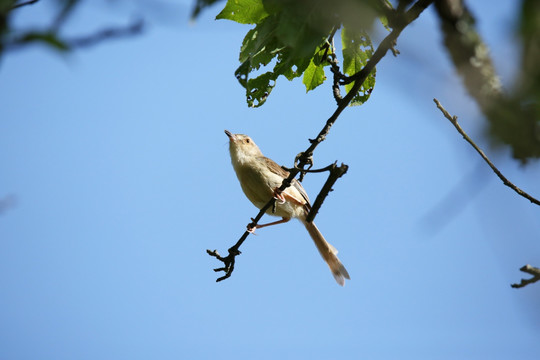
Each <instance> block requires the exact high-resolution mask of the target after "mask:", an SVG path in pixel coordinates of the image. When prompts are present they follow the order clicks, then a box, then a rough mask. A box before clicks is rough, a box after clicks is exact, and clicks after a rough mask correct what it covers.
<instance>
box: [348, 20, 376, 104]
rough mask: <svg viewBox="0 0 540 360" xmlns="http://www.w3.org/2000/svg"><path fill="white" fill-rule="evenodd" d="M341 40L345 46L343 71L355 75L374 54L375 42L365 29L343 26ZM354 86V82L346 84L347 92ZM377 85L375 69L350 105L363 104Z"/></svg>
mask: <svg viewBox="0 0 540 360" xmlns="http://www.w3.org/2000/svg"><path fill="white" fill-rule="evenodd" d="M341 42H342V47H343V50H342V51H343V72H344V73H345V74H346V75H348V76H351V75H354V74H356V73H357V72H359V71H360V70H362V68H363V67H364V66H366V64H367V62H368V61H369V59H370V58H371V56H372V55H373V44H372V43H371V39H370V38H369V36H368V35H367V33H366V32H364V31H350V30H348V28H346V27H343V29H342V30H341ZM353 86H354V82H353V83H350V84H347V85H345V90H346V91H347V93H348V92H349V91H350V90H351V88H352V87H353ZM374 86H375V69H374V70H373V71H372V72H371V74H369V76H368V77H367V79H366V80H365V81H364V83H363V84H362V86H361V87H360V90H359V91H358V94H356V95H355V96H354V98H353V100H352V101H351V103H350V105H351V106H352V105H361V104H363V103H364V102H366V101H367V100H368V99H369V96H370V95H371V92H372V91H373V87H374Z"/></svg>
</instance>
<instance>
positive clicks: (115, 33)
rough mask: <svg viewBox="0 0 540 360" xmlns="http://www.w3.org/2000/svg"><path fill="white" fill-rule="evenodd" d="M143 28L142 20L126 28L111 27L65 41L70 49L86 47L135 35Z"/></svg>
mask: <svg viewBox="0 0 540 360" xmlns="http://www.w3.org/2000/svg"><path fill="white" fill-rule="evenodd" d="M143 28H144V21H143V19H138V20H135V21H134V22H133V23H131V24H129V25H128V26H126V27H112V28H107V29H102V30H99V31H98V32H96V33H94V34H91V35H88V36H84V37H79V38H74V39H71V40H66V43H67V44H68V46H69V47H70V48H81V47H87V46H92V45H95V44H97V43H99V42H102V41H104V40H109V39H113V38H122V37H127V36H132V35H137V34H139V33H141V32H142V30H143Z"/></svg>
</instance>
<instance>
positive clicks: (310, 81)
mask: <svg viewBox="0 0 540 360" xmlns="http://www.w3.org/2000/svg"><path fill="white" fill-rule="evenodd" d="M325 80H326V76H325V75H324V67H323V66H319V65H315V62H314V61H313V59H311V61H310V62H309V65H308V67H307V69H306V71H305V72H304V78H303V79H302V82H303V83H304V85H306V92H308V91H310V90H313V89H315V88H316V87H317V86H319V85H321V84H322V83H323V82H324V81H325Z"/></svg>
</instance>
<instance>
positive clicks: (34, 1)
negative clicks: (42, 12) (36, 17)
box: [11, 0, 39, 10]
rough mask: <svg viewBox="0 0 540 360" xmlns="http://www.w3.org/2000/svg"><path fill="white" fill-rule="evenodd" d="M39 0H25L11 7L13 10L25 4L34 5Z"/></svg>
mask: <svg viewBox="0 0 540 360" xmlns="http://www.w3.org/2000/svg"><path fill="white" fill-rule="evenodd" d="M38 1H39V0H29V1H25V2H22V3H19V4H15V5H13V6H12V7H11V10H14V9H17V8H21V7H23V6H26V5H33V4H35V3H37V2H38Z"/></svg>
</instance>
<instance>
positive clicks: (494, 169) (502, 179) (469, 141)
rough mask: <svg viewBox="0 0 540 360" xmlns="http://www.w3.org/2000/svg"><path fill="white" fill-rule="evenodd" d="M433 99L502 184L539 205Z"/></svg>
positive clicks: (435, 100) (454, 118)
mask: <svg viewBox="0 0 540 360" xmlns="http://www.w3.org/2000/svg"><path fill="white" fill-rule="evenodd" d="M433 101H434V102H435V104H437V108H438V109H439V110H441V112H442V113H443V115H444V117H445V118H447V119H448V120H450V122H451V123H452V125H454V127H455V128H456V130H457V131H458V132H459V133H460V134H461V136H463V138H464V139H465V140H466V141H467V142H468V143H469V144H471V146H472V147H473V148H474V149H475V150H476V152H477V153H478V154H480V156H481V157H482V159H484V161H485V162H486V163H487V164H488V165H489V167H490V168H491V170H493V172H494V173H495V174H497V176H498V177H499V179H501V181H502V182H503V184H504V185H506V186H508V187H509V188H511V189H512V190H514V191H515V192H516V193H518V194H519V195H521V196H523V197H524V198H526V199H527V200H529V201H530V202H532V203H533V204H536V205H539V206H540V201H539V200H537V199H535V198H534V197H532V196H531V195H529V194H527V193H526V192H525V191H523V190H521V189H520V188H518V187H517V186H516V185H514V184H513V183H512V182H511V181H510V180H508V179H507V178H506V177H505V176H504V175H503V174H502V173H501V172H500V171H499V169H497V167H496V166H495V165H493V163H492V162H491V160H489V159H488V157H487V156H486V154H484V152H483V151H482V149H480V148H479V147H478V145H476V144H475V142H474V141H472V139H471V138H470V137H469V135H467V134H466V133H465V131H464V130H463V129H462V128H461V126H459V123H458V122H457V116H452V115H450V114H449V113H448V111H446V109H445V108H444V107H443V106H442V105H441V103H440V102H439V100H437V99H433Z"/></svg>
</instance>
